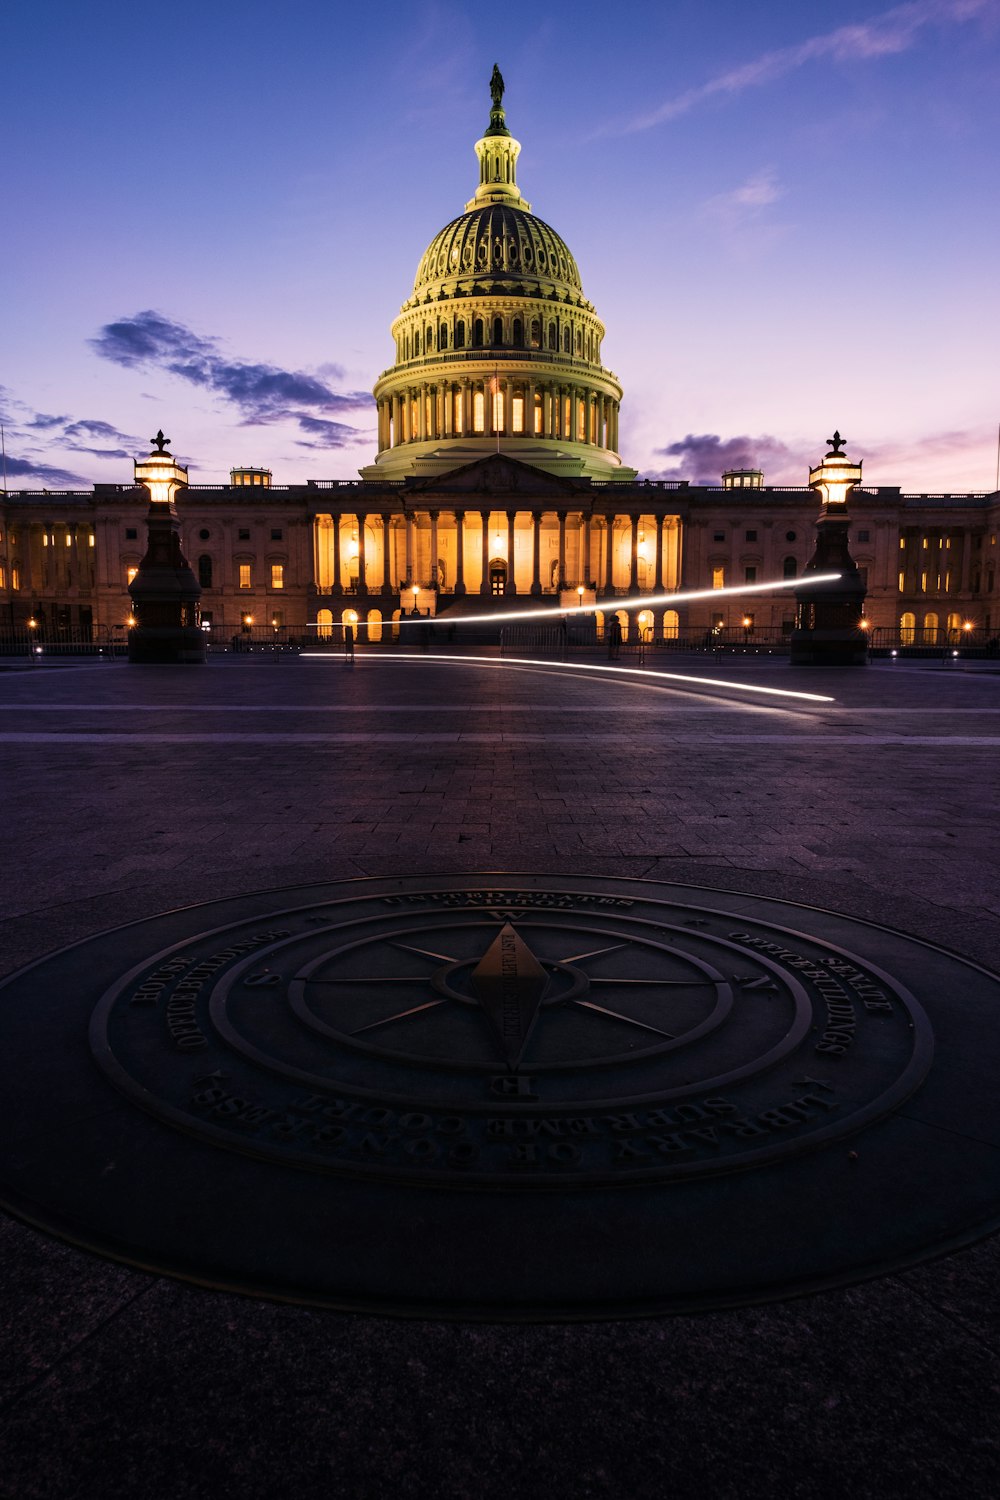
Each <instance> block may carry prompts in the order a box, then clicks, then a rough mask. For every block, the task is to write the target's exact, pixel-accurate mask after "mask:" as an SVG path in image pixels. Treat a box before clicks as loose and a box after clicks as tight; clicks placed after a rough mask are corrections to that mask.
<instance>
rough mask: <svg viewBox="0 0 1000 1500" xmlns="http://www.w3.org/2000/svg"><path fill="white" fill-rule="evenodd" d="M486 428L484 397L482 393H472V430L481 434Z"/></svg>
mask: <svg viewBox="0 0 1000 1500" xmlns="http://www.w3.org/2000/svg"><path fill="white" fill-rule="evenodd" d="M485 427H486V397H485V396H484V395H483V393H482V391H474V392H473V396H472V430H473V432H482V431H484V429H485Z"/></svg>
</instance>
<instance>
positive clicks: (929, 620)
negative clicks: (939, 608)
mask: <svg viewBox="0 0 1000 1500" xmlns="http://www.w3.org/2000/svg"><path fill="white" fill-rule="evenodd" d="M937 638H938V617H937V615H936V614H935V613H934V611H933V610H928V612H927V614H925V615H924V645H925V646H936V645H937Z"/></svg>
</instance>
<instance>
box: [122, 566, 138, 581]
mask: <svg viewBox="0 0 1000 1500" xmlns="http://www.w3.org/2000/svg"><path fill="white" fill-rule="evenodd" d="M138 571H139V569H138V568H127V569H126V571H125V581H126V582H127V583H131V582H132V579H133V578H134V577H135V575H136V574H137V573H138Z"/></svg>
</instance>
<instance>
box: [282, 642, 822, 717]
mask: <svg viewBox="0 0 1000 1500" xmlns="http://www.w3.org/2000/svg"><path fill="white" fill-rule="evenodd" d="M302 657H303V658H306V657H308V658H309V659H310V660H312V661H326V662H333V663H334V664H335V665H339V664H340V663H341V661H342V660H343V658H342V657H341V656H339V655H334V654H332V653H331V652H329V651H303V652H302ZM364 660H365V662H366V663H367V662H377V661H408V662H413V663H414V664H415V663H417V662H427V661H433V662H448V663H450V665H451V666H453V667H460V666H462V665H463V664H466V663H472V664H474V665H476V666H483V665H486V666H490V667H541V668H544V669H546V670H548V671H557V672H558V671H562V672H611V673H617V674H618V675H619V676H622V677H638V678H639V679H640V680H641V681H642V682H645V683H647V684H650V685H655V684H656V683H658V682H683V683H684V685H685V687H687V688H699V687H717V688H730V689H732V690H733V691H734V692H737V693H761V694H762V695H763V696H765V697H768V698H795V699H797V700H798V701H799V702H804V703H835V702H836V701H837V700H836V699H835V698H828V697H826V696H825V695H824V694H823V693H797V692H794V691H793V690H792V689H791V688H773V687H761V686H760V685H759V684H758V683H754V682H731V681H729V680H728V679H727V678H724V677H693V676H690V675H689V674H688V673H686V672H660V671H657V670H656V669H655V668H647V667H606V666H604V665H603V664H601V663H598V662H589V661H572V662H561V661H544V660H541V659H539V658H536V657H532V656H467V655H466V654H465V653H464V652H463V653H462V654H461V655H460V656H458V655H456V656H446V655H443V654H442V653H437V652H433V651H422V652H421V653H420V654H419V655H418V656H414V655H413V653H412V652H411V651H383V650H382V648H381V646H379V647H377V648H376V649H375V650H374V651H371V652H365V653H364Z"/></svg>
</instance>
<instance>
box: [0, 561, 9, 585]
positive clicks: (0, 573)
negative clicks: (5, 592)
mask: <svg viewBox="0 0 1000 1500" xmlns="http://www.w3.org/2000/svg"><path fill="white" fill-rule="evenodd" d="M6 587H7V570H6V568H5V567H4V565H3V563H0V589H5V588H6Z"/></svg>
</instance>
